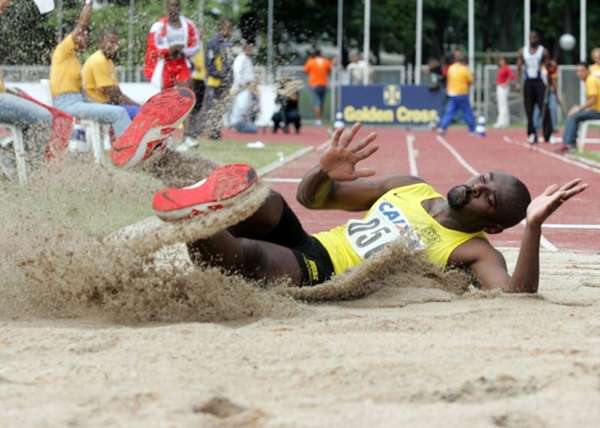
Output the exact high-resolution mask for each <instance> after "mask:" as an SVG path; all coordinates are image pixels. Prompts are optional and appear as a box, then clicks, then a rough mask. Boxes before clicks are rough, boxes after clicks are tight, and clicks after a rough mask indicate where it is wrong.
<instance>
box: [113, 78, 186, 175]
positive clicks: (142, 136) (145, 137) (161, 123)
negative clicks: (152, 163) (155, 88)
mask: <svg viewBox="0 0 600 428" xmlns="http://www.w3.org/2000/svg"><path fill="white" fill-rule="evenodd" d="M167 91H169V93H165V92H166V91H164V92H161V93H160V94H158V95H155V96H154V97H152V98H150V100H148V102H147V103H146V104H144V105H143V106H142V108H141V109H140V112H139V114H138V115H137V116H136V118H135V119H134V121H133V123H132V124H131V125H130V126H129V128H127V131H125V133H124V134H123V135H121V137H120V138H119V139H118V140H117V141H116V142H115V144H114V145H113V148H112V150H111V152H112V151H114V152H118V151H120V150H126V149H128V148H130V147H131V146H132V145H133V144H128V145H126V146H125V147H118V144H119V140H125V141H139V142H138V143H137V147H136V149H135V153H134V154H133V156H131V157H130V158H129V159H128V160H127V161H126V162H125V163H123V164H119V163H118V161H115V160H114V158H113V156H112V155H111V158H112V160H113V164H114V165H115V166H118V167H120V168H125V169H128V168H131V167H133V166H135V165H137V164H138V163H140V162H141V161H142V160H144V159H145V157H146V155H147V152H148V151H152V150H154V147H149V146H148V144H149V143H151V142H153V141H156V140H165V139H166V138H167V137H169V136H170V135H171V134H172V133H173V131H174V130H175V129H176V128H177V127H179V126H180V125H181V124H182V123H183V121H184V120H185V119H186V117H187V116H188V115H189V113H190V112H191V111H192V109H193V108H194V104H195V102H192V103H190V105H189V106H187V107H185V103H182V98H191V99H193V100H195V96H194V93H193V92H192V91H191V90H189V89H186V88H173V89H168V90H167ZM155 97H156V98H155ZM174 100H175V101H177V102H175V103H174V102H173V101H174ZM174 108H176V110H174ZM182 108H183V110H180V109H182ZM157 112H158V115H157V114H156V113H157ZM167 115H168V116H167ZM173 116H175V117H176V118H177V119H176V120H175V121H173V120H170V119H171V118H172V117H173ZM155 147H156V146H155Z"/></svg>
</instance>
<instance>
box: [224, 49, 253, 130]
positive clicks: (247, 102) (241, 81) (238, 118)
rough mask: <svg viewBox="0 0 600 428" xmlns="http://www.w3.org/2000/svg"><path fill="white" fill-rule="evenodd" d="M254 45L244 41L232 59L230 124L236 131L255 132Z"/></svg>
mask: <svg viewBox="0 0 600 428" xmlns="http://www.w3.org/2000/svg"><path fill="white" fill-rule="evenodd" d="M253 54H254V45H253V44H252V43H250V42H247V41H244V42H243V47H242V52H241V53H240V54H239V55H238V56H237V57H236V58H235V60H234V61H233V66H232V68H233V85H232V87H231V92H232V94H234V95H235V100H234V102H233V108H232V111H231V117H230V122H231V125H232V126H233V127H234V128H235V129H236V130H237V131H238V132H249V133H254V132H256V125H255V124H254V121H253V120H252V116H253V112H254V111H255V109H254V106H255V105H256V100H257V94H256V89H257V88H256V74H255V73H254V65H253V64H252V55H253Z"/></svg>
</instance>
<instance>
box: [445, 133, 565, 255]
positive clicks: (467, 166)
mask: <svg viewBox="0 0 600 428" xmlns="http://www.w3.org/2000/svg"><path fill="white" fill-rule="evenodd" d="M437 141H438V143H440V144H441V145H442V146H444V147H445V148H446V149H447V150H448V151H449V152H450V153H451V154H452V156H454V158H455V159H456V160H457V161H458V163H460V164H461V165H462V166H463V167H464V168H465V169H466V170H467V171H469V173H471V174H473V175H479V172H478V171H477V170H476V169H475V168H473V167H472V166H471V164H469V162H467V161H466V160H465V158H463V157H462V156H461V155H460V153H458V152H457V151H456V149H455V148H454V147H452V146H451V145H450V144H448V142H447V141H446V140H445V139H444V138H443V137H442V136H440V135H438V136H437ZM521 224H522V225H525V222H524V221H522V222H521ZM540 243H541V244H542V247H544V248H545V249H546V250H549V251H558V248H556V246H555V245H554V244H553V243H552V242H550V241H548V239H546V237H545V236H544V235H543V234H542V236H541V238H540Z"/></svg>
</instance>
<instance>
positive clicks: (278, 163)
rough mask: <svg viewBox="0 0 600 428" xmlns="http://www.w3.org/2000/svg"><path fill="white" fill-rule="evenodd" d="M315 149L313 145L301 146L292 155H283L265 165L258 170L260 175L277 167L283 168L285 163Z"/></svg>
mask: <svg viewBox="0 0 600 428" xmlns="http://www.w3.org/2000/svg"><path fill="white" fill-rule="evenodd" d="M313 150H314V147H312V146H309V147H304V148H301V149H300V150H297V151H295V152H294V153H292V154H291V155H289V156H288V157H283V158H281V159H278V160H276V161H274V162H271V163H270V164H268V165H265V166H264V167H262V168H260V169H259V170H258V175H259V176H261V177H262V176H263V175H267V174H268V173H270V172H273V171H274V170H276V169H277V168H281V167H282V166H283V165H285V164H288V163H290V162H292V161H294V160H296V159H298V158H300V157H302V156H304V155H305V154H307V153H310V152H312V151H313Z"/></svg>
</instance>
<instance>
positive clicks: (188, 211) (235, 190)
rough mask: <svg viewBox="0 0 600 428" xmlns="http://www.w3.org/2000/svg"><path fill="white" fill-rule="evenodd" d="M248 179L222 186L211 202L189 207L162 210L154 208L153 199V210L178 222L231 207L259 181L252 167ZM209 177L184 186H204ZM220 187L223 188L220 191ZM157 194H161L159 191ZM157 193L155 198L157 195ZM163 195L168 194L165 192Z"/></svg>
mask: <svg viewBox="0 0 600 428" xmlns="http://www.w3.org/2000/svg"><path fill="white" fill-rule="evenodd" d="M246 179H247V181H241V180H240V182H239V183H237V185H236V186H228V187H225V188H223V187H220V188H218V189H217V190H216V192H215V193H216V194H214V195H213V198H214V200H213V201H209V202H204V203H201V204H195V205H190V206H187V207H182V208H179V209H174V210H169V211H160V210H157V209H156V208H154V205H155V202H154V201H153V203H152V205H153V211H154V213H155V214H156V216H157V217H158V218H160V219H161V220H163V221H166V222H177V221H181V220H188V219H190V218H192V217H196V216H199V215H204V214H207V213H209V212H212V211H217V210H220V209H223V208H226V207H229V206H231V205H233V204H235V203H236V201H238V200H239V199H240V198H243V197H244V196H246V194H248V193H249V192H250V191H251V190H252V189H254V187H255V186H256V183H257V181H258V177H257V175H256V172H255V171H254V170H253V169H250V170H249V172H248V175H247V176H246ZM206 180H207V179H204V180H201V181H199V182H198V183H196V184H194V185H192V186H188V187H184V189H193V188H196V187H200V186H202V185H203V184H204V183H205V182H206ZM219 189H220V190H221V191H220V192H219ZM157 194H160V192H158V193H157ZM157 194H155V198H156V195H157ZM163 197H166V195H165V194H164V193H163Z"/></svg>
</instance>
